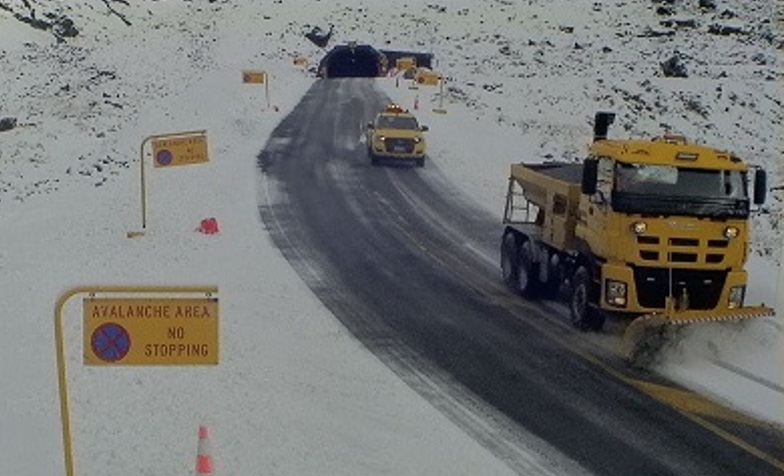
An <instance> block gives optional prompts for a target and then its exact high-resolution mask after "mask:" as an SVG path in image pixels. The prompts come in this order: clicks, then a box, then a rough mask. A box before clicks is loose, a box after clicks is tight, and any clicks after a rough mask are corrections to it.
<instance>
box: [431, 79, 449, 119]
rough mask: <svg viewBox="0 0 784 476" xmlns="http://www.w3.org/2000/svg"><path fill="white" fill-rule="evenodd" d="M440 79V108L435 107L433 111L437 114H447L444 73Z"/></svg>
mask: <svg viewBox="0 0 784 476" xmlns="http://www.w3.org/2000/svg"><path fill="white" fill-rule="evenodd" d="M438 79H439V81H438V84H439V89H438V108H437V109H433V112H435V113H436V114H446V109H444V75H439V77H438Z"/></svg>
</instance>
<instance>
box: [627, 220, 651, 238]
mask: <svg viewBox="0 0 784 476" xmlns="http://www.w3.org/2000/svg"><path fill="white" fill-rule="evenodd" d="M631 229H632V231H633V232H634V234H635V235H642V234H643V233H645V232H646V231H648V224H647V223H645V222H644V221H636V222H634V223H632V226H631Z"/></svg>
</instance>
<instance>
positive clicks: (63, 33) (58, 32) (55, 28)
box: [52, 17, 79, 38]
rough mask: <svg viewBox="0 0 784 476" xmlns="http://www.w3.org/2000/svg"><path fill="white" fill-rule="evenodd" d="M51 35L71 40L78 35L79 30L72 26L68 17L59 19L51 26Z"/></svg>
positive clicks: (71, 21)
mask: <svg viewBox="0 0 784 476" xmlns="http://www.w3.org/2000/svg"><path fill="white" fill-rule="evenodd" d="M52 33H54V34H55V36H57V37H59V38H73V37H75V36H77V35H79V30H77V29H76V27H75V26H74V22H73V20H71V19H70V18H68V17H60V18H58V19H57V20H55V22H54V24H53V25H52Z"/></svg>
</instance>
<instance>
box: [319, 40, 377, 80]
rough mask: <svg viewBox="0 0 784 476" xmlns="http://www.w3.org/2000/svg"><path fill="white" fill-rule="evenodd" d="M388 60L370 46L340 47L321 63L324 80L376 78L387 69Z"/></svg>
mask: <svg viewBox="0 0 784 476" xmlns="http://www.w3.org/2000/svg"><path fill="white" fill-rule="evenodd" d="M385 63H386V58H385V57H384V55H383V54H382V53H381V52H380V51H378V50H377V49H375V48H373V47H372V46H370V45H355V44H348V45H339V46H336V47H334V48H333V49H332V50H331V51H330V52H329V53H327V55H326V56H325V57H324V59H322V60H321V63H319V69H318V72H319V76H320V77H322V78H375V77H377V76H381V75H382V74H383V72H384V69H385Z"/></svg>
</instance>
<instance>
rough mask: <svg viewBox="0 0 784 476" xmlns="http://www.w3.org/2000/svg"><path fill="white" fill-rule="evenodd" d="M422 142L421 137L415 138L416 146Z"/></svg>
mask: <svg viewBox="0 0 784 476" xmlns="http://www.w3.org/2000/svg"><path fill="white" fill-rule="evenodd" d="M420 142H422V138H421V137H414V143H415V144H419V143H420Z"/></svg>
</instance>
